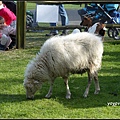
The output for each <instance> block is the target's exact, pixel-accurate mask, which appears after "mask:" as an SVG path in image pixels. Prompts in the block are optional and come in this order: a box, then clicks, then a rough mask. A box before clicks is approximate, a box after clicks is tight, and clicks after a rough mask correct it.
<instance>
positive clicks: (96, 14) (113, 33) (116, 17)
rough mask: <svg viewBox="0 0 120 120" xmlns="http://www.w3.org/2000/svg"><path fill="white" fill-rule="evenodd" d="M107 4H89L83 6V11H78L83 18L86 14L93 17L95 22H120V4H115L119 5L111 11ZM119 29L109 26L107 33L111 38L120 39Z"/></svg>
mask: <svg viewBox="0 0 120 120" xmlns="http://www.w3.org/2000/svg"><path fill="white" fill-rule="evenodd" d="M105 5H107V4H105ZM105 5H104V4H95V7H90V6H88V7H87V8H83V10H82V12H81V11H78V14H79V15H81V18H83V17H84V16H87V17H91V18H92V22H93V24H94V23H96V22H102V23H106V24H120V12H118V9H119V4H115V5H117V6H116V8H117V9H114V10H112V11H110V12H108V10H107V9H106V7H105ZM109 5H110V4H109ZM119 31H120V28H115V27H110V28H108V31H107V34H108V36H109V37H110V38H114V39H115V40H120V34H119Z"/></svg>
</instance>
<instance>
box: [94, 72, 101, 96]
mask: <svg viewBox="0 0 120 120" xmlns="http://www.w3.org/2000/svg"><path fill="white" fill-rule="evenodd" d="M94 82H95V92H94V94H99V91H100V86H99V81H98V73H97V72H95V74H94Z"/></svg>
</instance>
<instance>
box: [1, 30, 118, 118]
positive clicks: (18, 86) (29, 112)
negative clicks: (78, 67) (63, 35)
mask: <svg viewBox="0 0 120 120" xmlns="http://www.w3.org/2000/svg"><path fill="white" fill-rule="evenodd" d="M48 32H49V31H48V30H45V31H43V32H38V33H32V32H26V45H25V49H16V50H11V51H5V52H0V58H1V59H0V66H1V67H0V118H3V119H10V118H16V119H18V118H21V119H23V118H24V119H25V118H30V119H34V118H41V119H46V118H50V119H52V118H53V119H54V118H61V119H62V118H73V119H75V118H86V119H87V118H94V119H97V118H101V119H104V118H120V114H119V113H120V40H113V39H112V38H109V37H108V36H107V35H106V36H105V42H104V54H103V61H102V68H101V70H100V71H99V74H98V75H99V81H100V88H101V91H100V94H98V95H94V83H93V82H92V85H91V87H90V92H89V95H88V97H87V98H84V97H83V93H84V91H85V88H86V85H87V74H83V75H82V76H81V75H78V74H74V75H71V76H70V77H69V86H70V90H71V93H72V97H71V99H70V100H67V99H66V98H65V94H66V90H65V85H64V82H63V80H62V78H57V79H56V81H55V84H54V87H53V95H52V96H51V98H50V99H46V98H45V97H44V96H45V95H46V94H47V92H48V89H49V84H48V83H45V84H43V87H42V88H41V89H40V90H38V92H37V93H36V94H35V99H34V100H26V95H25V89H24V87H23V80H24V71H25V69H26V66H27V64H28V62H29V61H30V60H31V59H32V58H34V57H35V55H36V54H37V52H38V51H39V50H40V48H41V46H42V45H43V43H44V42H45V41H46V40H47V39H48V37H46V36H45V34H46V33H48ZM69 32H71V31H69Z"/></svg>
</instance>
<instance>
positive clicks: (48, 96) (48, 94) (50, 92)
mask: <svg viewBox="0 0 120 120" xmlns="http://www.w3.org/2000/svg"><path fill="white" fill-rule="evenodd" d="M53 83H54V81H51V82H50V88H49V91H48V93H47V95H46V96H45V97H46V98H50V97H51V95H52V90H53Z"/></svg>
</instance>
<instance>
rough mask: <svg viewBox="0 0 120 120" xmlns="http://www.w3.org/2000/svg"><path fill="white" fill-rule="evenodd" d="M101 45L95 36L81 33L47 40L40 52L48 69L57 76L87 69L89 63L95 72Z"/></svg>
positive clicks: (100, 56)
mask: <svg viewBox="0 0 120 120" xmlns="http://www.w3.org/2000/svg"><path fill="white" fill-rule="evenodd" d="M102 53H103V44H102V41H101V39H100V38H99V37H97V36H96V35H93V34H90V33H87V32H82V33H78V34H70V35H67V36H56V37H52V38H50V39H48V40H47V41H46V42H45V43H44V45H43V46H42V48H41V50H40V57H43V56H46V59H47V62H48V63H47V64H48V66H49V69H51V71H52V72H53V71H54V72H57V74H64V73H65V72H69V71H71V70H79V69H84V68H88V67H89V64H90V62H91V63H92V64H93V65H94V66H93V67H94V69H95V70H97V69H99V68H100V67H101V58H102Z"/></svg>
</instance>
